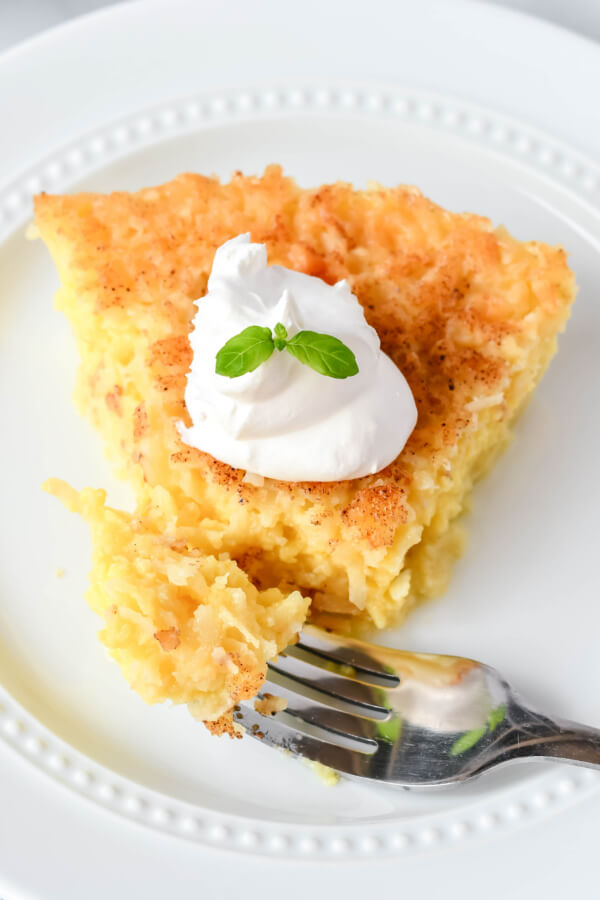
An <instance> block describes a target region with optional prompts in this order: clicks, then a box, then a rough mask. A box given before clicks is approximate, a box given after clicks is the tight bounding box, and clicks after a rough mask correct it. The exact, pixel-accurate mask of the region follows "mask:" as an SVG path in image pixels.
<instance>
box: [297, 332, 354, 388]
mask: <svg viewBox="0 0 600 900" xmlns="http://www.w3.org/2000/svg"><path fill="white" fill-rule="evenodd" d="M285 349H286V350H287V351H288V353H291V354H292V356H295V357H296V359H297V360H298V361H299V362H301V363H304V365H305V366H310V367H311V369H314V370H315V372H319V374H320V375H329V377H330V378H349V377H350V376H351V375H356V374H357V372H358V364H357V362H356V357H355V356H354V353H353V352H352V350H351V349H350V347H346V345H345V344H343V343H342V342H341V341H340V340H338V339H337V338H335V337H332V336H331V335H330V334H318V333H317V332H316V331H299V332H298V334H295V335H294V337H293V338H291V339H290V340H289V341H288V342H287V344H286V347H285Z"/></svg>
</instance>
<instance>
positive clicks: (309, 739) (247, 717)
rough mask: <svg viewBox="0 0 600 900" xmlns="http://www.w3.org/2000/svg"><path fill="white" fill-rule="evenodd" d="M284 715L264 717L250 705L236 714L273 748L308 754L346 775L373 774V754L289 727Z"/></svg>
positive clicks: (241, 723)
mask: <svg viewBox="0 0 600 900" xmlns="http://www.w3.org/2000/svg"><path fill="white" fill-rule="evenodd" d="M280 716H281V714H280V713H279V714H278V715H277V716H276V717H274V718H271V717H265V716H261V715H260V713H257V712H256V711H255V710H253V709H251V708H250V707H247V706H241V707H240V709H239V712H237V713H236V720H237V723H238V724H240V725H243V727H244V728H245V729H246V732H247V734H249V735H250V736H251V737H255V738H257V739H259V740H261V741H262V742H263V743H264V744H267V745H269V746H270V747H277V748H278V749H279V750H287V751H289V752H290V753H292V754H294V756H304V757H306V758H307V759H310V760H313V762H318V763H321V764H322V765H324V766H330V767H331V768H332V769H336V770H337V771H338V772H344V773H345V774H346V775H357V776H367V775H368V774H369V768H370V759H371V754H367V753H361V752H360V751H359V750H350V749H349V748H348V747H341V746H340V745H339V744H335V743H330V742H329V741H326V740H322V739H320V738H317V737H313V736H311V735H307V734H303V733H302V732H300V731H298V730H297V729H295V728H294V727H288V726H287V725H286V724H285V723H284V722H282V721H281V719H280Z"/></svg>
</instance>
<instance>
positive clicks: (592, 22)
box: [0, 0, 600, 50]
mask: <svg viewBox="0 0 600 900" xmlns="http://www.w3.org/2000/svg"><path fill="white" fill-rule="evenodd" d="M389 2H390V4H391V3H392V2H393V0H389ZM490 2H495V3H496V4H497V5H498V6H504V7H506V8H507V9H513V10H515V11H517V12H523V13H527V14H528V15H532V16H538V17H539V18H540V19H546V20H547V21H548V22H553V23H554V24H556V25H561V26H562V27H563V28H570V29H571V30H573V31H576V32H578V33H579V34H580V35H582V36H583V37H587V38H592V39H594V40H600V3H598V2H597V0H570V2H569V3H565V2H564V0H490ZM111 5H112V4H111V3H109V2H107V0H18V2H15V0H5V2H3V3H2V4H0V50H4V49H6V48H7V47H10V46H12V45H14V44H16V43H18V42H19V41H23V40H25V39H26V38H29V37H32V36H33V35H34V34H38V33H39V32H41V31H43V30H44V29H45V28H51V27H53V26H55V25H59V24H61V23H62V22H66V21H68V20H69V19H71V18H73V17H74V16H81V15H85V13H88V12H92V11H93V10H96V9H101V8H103V7H107V6H111ZM282 8H283V7H282ZM289 9H290V13H291V10H292V9H293V7H292V6H290V7H289Z"/></svg>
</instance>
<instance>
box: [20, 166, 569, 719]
mask: <svg viewBox="0 0 600 900" xmlns="http://www.w3.org/2000/svg"><path fill="white" fill-rule="evenodd" d="M36 224H37V227H38V229H39V232H40V234H41V236H42V238H43V239H44V241H45V242H46V244H47V245H48V247H49V249H50V252H51V253H52V256H53V258H54V260H55V262H56V265H57V267H58V270H59V273H60V278H61V282H62V287H61V289H60V291H59V292H58V296H57V306H58V308H59V309H61V310H62V311H63V312H64V313H65V314H66V315H67V317H68V318H69V321H70V322H71V324H72V327H73V330H74V333H75V336H76V339H77V342H78V345H79V349H80V354H81V367H80V372H79V378H78V386H77V402H78V404H79V406H80V408H81V410H82V411H83V412H84V413H85V415H87V416H88V417H89V418H90V419H91V421H92V422H93V423H94V424H95V425H96V427H97V428H98V429H99V430H100V432H101V434H102V436H103V439H104V441H105V443H106V445H107V448H108V451H109V453H110V456H111V458H112V459H113V460H114V463H115V465H116V467H117V469H118V470H119V472H120V473H121V474H122V475H123V476H124V477H125V478H127V479H128V480H129V481H130V482H131V483H132V485H133V487H134V489H135V492H136V496H137V509H136V510H135V512H134V513H132V514H125V513H122V512H116V511H113V510H109V509H106V508H105V506H104V504H103V500H102V496H101V495H100V494H97V493H89V492H83V494H82V495H81V497H80V498H79V499H76V498H75V497H74V496H73V495H72V494H70V493H69V492H68V491H67V489H66V488H64V487H63V488H60V487H58V486H57V485H56V484H55V485H54V490H55V491H58V492H59V493H60V492H61V491H62V492H63V494H65V492H66V494H65V496H66V499H67V500H68V502H69V503H70V504H71V506H74V507H77V508H78V509H79V510H80V511H81V512H82V513H83V514H84V515H85V516H86V518H87V519H88V520H89V522H90V524H91V526H92V534H93V539H94V546H95V556H94V560H95V561H94V568H93V571H92V573H91V582H92V587H91V591H90V602H91V604H92V606H93V608H94V609H95V610H96V611H98V612H100V613H101V614H102V615H104V618H105V621H106V627H105V630H104V633H103V634H104V641H105V643H106V644H107V646H108V647H109V648H110V649H111V652H112V653H113V655H114V656H115V657H116V659H117V661H118V662H119V664H120V665H121V667H122V668H123V671H124V673H125V675H126V677H127V679H128V680H129V682H130V684H131V685H132V686H133V687H134V688H136V690H139V691H140V693H141V694H142V695H143V696H144V697H145V698H146V699H148V700H150V701H155V700H164V699H167V698H170V699H172V700H174V701H176V702H181V701H185V702H190V701H193V702H194V709H195V711H196V714H197V715H198V716H199V717H201V718H203V719H205V720H209V721H211V722H213V723H214V724H213V726H212V727H213V730H222V729H223V728H229V725H230V718H229V717H228V713H229V710H230V709H231V707H232V705H233V704H234V703H235V702H237V700H238V699H240V698H243V697H248V696H251V695H252V694H253V693H255V692H256V690H257V688H258V686H259V684H260V682H261V680H262V678H263V675H264V671H265V665H266V660H267V659H268V658H269V657H270V656H273V655H275V654H276V653H277V652H278V651H279V650H281V649H282V648H283V647H284V646H285V645H286V644H287V643H288V642H289V641H290V640H292V639H293V636H294V634H295V633H296V632H297V631H298V629H299V628H300V627H301V624H302V621H303V619H304V617H305V615H306V614H307V608H308V605H309V602H310V615H311V617H312V618H313V620H317V621H320V622H321V623H322V624H325V625H327V626H328V627H332V628H337V629H348V628H351V627H354V625H355V624H356V623H358V624H362V623H369V622H370V623H374V624H375V625H376V626H378V627H379V628H381V627H384V626H385V625H387V624H389V623H390V622H393V621H398V620H399V619H400V618H401V617H403V616H404V615H406V613H407V612H408V610H409V609H410V608H411V607H412V606H413V605H414V604H415V603H416V602H418V601H420V600H422V599H423V598H426V597H431V596H433V595H435V594H437V593H439V592H440V591H441V590H443V588H444V586H445V585H446V582H447V579H448V576H449V571H450V568H451V564H452V562H453V560H454V559H455V558H456V556H457V555H458V554H459V553H460V550H461V546H462V531H461V529H460V526H459V525H458V524H457V519H458V516H459V514H460V513H461V511H462V510H463V509H464V507H465V504H466V503H467V501H468V497H469V494H470V492H471V488H472V486H473V483H474V481H475V480H476V479H477V478H478V477H479V476H480V475H481V474H482V473H483V472H485V470H486V469H487V468H488V467H489V465H490V464H491V462H492V461H493V459H494V458H495V457H496V455H497V454H498V452H499V451H500V450H501V449H502V448H503V447H504V446H505V445H506V443H507V440H508V438H509V435H510V427H511V424H512V423H513V421H514V419H515V417H516V415H517V414H518V412H519V410H520V409H521V408H522V407H523V405H524V403H525V401H526V400H527V398H528V397H529V395H530V394H531V392H532V390H533V388H534V387H535V385H536V384H537V382H538V381H539V379H540V377H541V375H542V373H543V372H544V370H545V368H546V366H547V365H548V363H549V361H550V359H551V357H552V355H553V354H554V352H555V350H556V335H557V333H558V332H559V331H561V330H562V328H563V326H564V324H565V321H566V319H567V317H568V314H569V308H570V305H571V302H572V300H573V298H574V294H575V285H574V278H573V275H572V273H571V271H570V270H569V268H568V266H567V262H566V255H565V252H564V250H563V249H562V248H560V247H549V246H547V245H545V244H542V243H538V242H520V241H517V240H515V239H514V238H512V237H511V236H510V235H509V234H508V233H507V232H506V230H505V229H504V228H497V229H494V228H493V227H492V225H491V223H490V222H489V220H488V219H485V218H481V217H479V216H475V215H468V214H455V213H450V212H447V211H446V210H444V209H441V208H440V207H439V206H436V205H435V204H434V203H432V202H431V201H430V200H427V199H426V198H425V197H423V195H422V194H421V193H420V192H419V191H418V190H416V189H415V188H412V187H398V188H393V189H384V188H382V187H380V186H378V185H375V186H373V187H371V188H369V189H368V190H366V191H357V190H354V189H353V188H352V187H351V186H350V185H348V184H343V183H338V184H332V185H324V186H322V187H320V188H318V189H314V190H303V189H301V188H299V187H298V186H297V185H296V183H295V182H294V181H293V180H291V179H290V178H286V177H284V176H283V174H282V172H281V169H280V168H279V167H276V166H271V167H269V168H268V169H267V170H266V171H265V173H264V175H263V176H262V177H243V176H242V175H241V174H239V173H237V174H235V175H234V177H233V178H232V180H231V182H230V183H229V184H221V183H220V182H219V181H218V180H217V179H216V178H205V177H203V176H200V175H182V176H180V177H178V178H176V179H175V180H173V181H171V182H169V183H167V184H165V185H162V186H160V187H157V188H149V189H146V190H142V191H139V192H137V193H132V194H130V193H115V194H111V195H108V196H107V195H100V194H78V195H74V196H48V195H41V196H39V197H37V198H36ZM245 232H250V234H251V238H252V240H253V241H255V242H260V243H264V244H266V246H267V250H268V259H269V263H271V264H272V263H279V264H282V265H284V266H287V267H289V268H293V269H297V270H300V271H303V272H306V273H308V274H310V275H315V276H318V277H320V278H322V279H324V280H325V281H326V282H329V283H331V284H333V283H335V282H337V281H339V280H340V279H343V278H345V279H347V280H348V282H349V283H350V286H351V288H352V291H353V292H354V293H355V295H356V296H357V297H358V299H359V301H360V302H361V304H362V305H363V307H364V311H365V315H366V318H367V320H368V322H369V323H370V324H371V325H373V326H374V328H375V329H376V330H377V332H378V333H379V336H380V338H381V343H382V347H383V349H384V350H385V351H386V352H387V353H388V355H389V356H390V357H391V358H392V359H393V360H394V361H395V362H396V364H397V365H398V367H399V368H400V370H401V371H402V372H403V373H404V375H405V376H406V378H407V380H408V382H409V385H410V387H411V389H412V392H413V394H414V397H415V399H416V402H417V407H418V423H417V427H416V428H415V430H414V432H413V434H412V436H411V437H410V439H409V441H408V443H407V445H406V447H405V448H404V450H403V451H402V452H401V454H400V455H399V456H398V457H397V459H396V460H395V461H394V462H393V463H392V464H391V465H389V466H388V467H387V468H386V469H384V470H383V471H381V472H379V473H377V474H376V475H373V476H368V477H365V478H362V479H359V480H354V481H341V482H316V483H297V482H281V481H274V480H270V479H261V478H257V477H252V476H249V475H247V473H245V472H244V471H240V470H236V469H233V468H231V467H230V466H228V465H226V464H224V463H223V462H220V461H219V460H217V459H214V458H212V457H211V456H209V455H207V454H205V453H202V452H200V451H198V450H196V449H193V448H191V447H189V446H186V445H185V444H184V443H182V440H181V437H180V433H179V431H178V427H177V426H178V423H179V422H181V421H183V422H184V424H186V425H189V424H190V422H189V416H188V415H187V411H186V407H185V403H184V391H185V385H186V372H187V371H188V368H189V366H190V362H191V350H190V344H189V340H188V335H189V332H190V325H191V321H192V318H193V316H194V313H195V306H194V302H193V301H194V300H196V299H197V298H199V297H202V296H203V294H204V293H205V291H206V285H207V279H208V275H209V273H210V270H211V265H212V261H213V257H214V254H215V251H216V249H217V248H218V247H219V246H220V245H222V244H223V243H224V242H225V241H226V240H228V239H230V238H232V237H235V236H237V235H239V234H242V233H245Z"/></svg>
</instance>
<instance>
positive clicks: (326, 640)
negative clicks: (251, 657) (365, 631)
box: [286, 625, 400, 687]
mask: <svg viewBox="0 0 600 900" xmlns="http://www.w3.org/2000/svg"><path fill="white" fill-rule="evenodd" d="M296 649H298V650H299V651H300V653H299V654H298V655H299V656H301V658H304V659H309V658H310V660H311V661H313V663H314V665H318V664H319V662H318V661H319V660H320V659H322V660H325V661H327V660H331V661H332V662H334V663H338V664H341V665H346V666H351V667H352V668H354V669H357V670H358V672H357V678H358V679H359V680H366V681H367V683H371V684H375V685H379V684H381V685H382V686H387V687H389V686H391V685H390V682H392V683H393V686H395V685H397V684H399V681H400V679H399V678H398V677H397V675H395V674H394V673H393V672H391V671H390V667H389V665H387V664H386V663H385V662H383V661H382V660H381V658H380V656H381V654H385V653H386V650H385V648H383V647H382V648H379V647H377V646H376V645H373V644H366V643H364V642H362V641H357V640H354V639H352V638H346V637H342V636H341V635H337V634H336V635H333V634H331V635H330V634H329V633H328V632H326V631H323V630H322V629H320V628H315V627H314V626H313V625H305V627H304V629H303V630H302V633H301V634H300V639H299V641H298V643H297V644H294V645H293V646H292V647H289V648H288V649H287V650H286V653H287V652H294V651H295V650H296ZM321 665H323V663H321ZM361 675H362V676H363V677H362V678H361ZM365 676H366V677H365Z"/></svg>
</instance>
